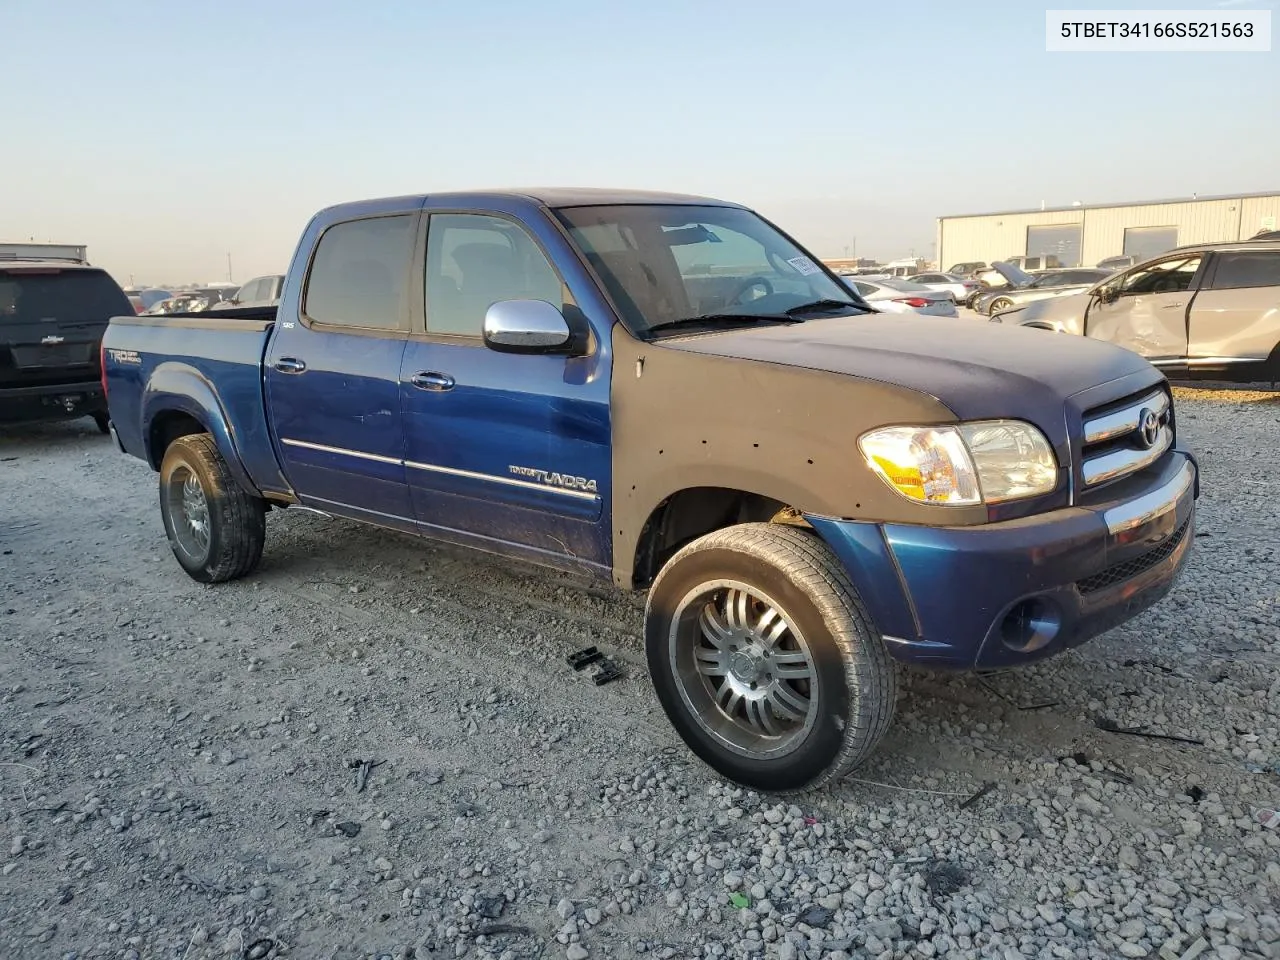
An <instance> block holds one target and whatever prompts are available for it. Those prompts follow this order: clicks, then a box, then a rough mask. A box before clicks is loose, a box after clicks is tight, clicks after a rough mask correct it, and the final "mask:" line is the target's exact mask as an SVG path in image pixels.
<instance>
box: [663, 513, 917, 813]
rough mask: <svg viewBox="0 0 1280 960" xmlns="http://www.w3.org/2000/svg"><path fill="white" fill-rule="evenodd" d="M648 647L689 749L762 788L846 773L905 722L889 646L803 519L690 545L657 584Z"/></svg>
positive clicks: (667, 706) (792, 787) (731, 530)
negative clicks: (897, 712) (899, 716)
mask: <svg viewBox="0 0 1280 960" xmlns="http://www.w3.org/2000/svg"><path fill="white" fill-rule="evenodd" d="M645 647H646V653H647V657H648V661H649V672H650V675H651V677H652V679H653V684H654V688H655V690H656V691H657V694H658V699H659V701H660V702H661V703H662V706H663V709H664V710H665V711H666V713H667V717H668V718H669V719H670V721H671V723H672V724H673V725H674V726H675V728H676V731H677V732H678V733H679V734H680V736H681V737H682V738H683V739H684V741H685V743H687V744H688V745H689V747H690V749H692V750H693V752H694V753H696V754H697V755H698V756H699V757H701V758H702V759H703V760H704V761H705V762H706V763H708V764H709V765H710V766H711V767H713V768H714V769H715V770H716V771H717V772H719V773H720V774H722V775H723V776H725V777H727V778H728V779H730V780H733V781H735V782H737V783H740V784H742V785H744V786H748V787H752V788H754V789H759V790H768V791H779V792H788V791H799V790H808V789H813V788H816V787H820V786H822V785H823V784H826V783H828V782H830V781H832V780H835V779H837V778H839V777H841V776H843V775H844V774H846V773H847V772H849V771H850V770H852V769H853V768H854V767H856V766H858V764H860V763H862V762H863V761H864V760H866V758H867V757H868V756H870V754H871V752H872V751H873V750H874V749H875V747H876V745H877V744H878V743H879V742H880V740H881V739H882V738H883V737H884V735H885V733H886V732H887V731H888V729H889V725H890V723H891V721H892V719H893V710H894V705H895V701H896V696H897V693H896V691H897V683H896V681H897V677H896V673H895V670H894V665H893V662H892V660H890V658H889V655H888V651H887V650H886V648H885V645H884V642H883V641H882V640H881V638H880V636H879V634H878V633H877V632H876V630H875V628H874V625H873V624H872V621H871V618H870V616H869V615H868V614H867V612H866V610H865V609H864V608H863V606H862V603H861V601H860V600H859V599H858V597H857V594H856V592H855V591H854V588H853V585H852V584H851V583H850V582H849V579H848V577H847V575H846V574H845V572H844V570H843V568H842V567H841V566H840V564H839V561H838V560H837V559H836V558H835V556H834V555H833V554H832V553H831V552H830V550H828V549H827V547H826V545H825V544H823V543H822V541H821V540H819V539H818V538H817V537H816V536H814V535H812V534H811V533H808V532H806V531H804V530H800V529H797V528H795V527H790V526H782V525H779V524H765V523H753V524H742V525H740V526H734V527H728V528H726V529H724V530H718V531H716V532H714V533H710V534H707V535H706V536H704V537H702V538H700V539H698V540H696V541H694V542H693V543H691V544H689V545H688V546H686V547H685V548H684V549H682V550H681V551H680V552H679V553H677V554H676V555H675V556H674V557H672V558H671V560H670V561H669V562H668V563H667V564H666V566H664V567H663V568H662V570H661V572H660V573H659V574H658V577H657V579H656V580H655V581H654V584H653V587H652V588H651V589H650V591H649V598H648V603H647V606H646V610H645Z"/></svg>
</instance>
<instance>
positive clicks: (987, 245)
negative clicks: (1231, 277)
mask: <svg viewBox="0 0 1280 960" xmlns="http://www.w3.org/2000/svg"><path fill="white" fill-rule="evenodd" d="M1277 223H1280V192H1277V193H1248V194H1245V193H1240V194H1230V195H1226V196H1217V197H1198V198H1192V199H1183V200H1155V201H1151V202H1144V203H1117V204H1098V205H1090V204H1083V205H1079V206H1070V207H1052V208H1049V209H1045V210H1009V211H1006V212H1004V213H984V214H975V215H971V216H955V217H940V218H939V219H938V240H937V251H938V267H939V269H942V270H946V269H948V268H949V267H951V266H953V265H954V264H957V263H964V262H966V261H976V260H981V261H983V262H984V263H990V262H991V261H993V260H1003V259H1005V258H1007V257H1016V256H1027V257H1044V256H1056V257H1057V258H1058V260H1059V262H1060V263H1061V265H1062V266H1064V267H1080V266H1085V267H1092V266H1094V265H1096V264H1097V263H1098V261H1099V260H1102V259H1104V258H1106V257H1115V256H1120V255H1122V254H1131V255H1133V256H1136V257H1137V258H1138V259H1139V260H1143V259H1145V258H1147V257H1153V256H1156V255H1158V254H1160V253H1163V252H1164V251H1165V250H1169V249H1171V248H1173V247H1176V246H1180V245H1182V244H1187V243H1209V242H1213V241H1218V240H1247V239H1249V238H1250V237H1252V236H1253V235H1254V234H1256V233H1258V232H1259V231H1260V230H1275V229H1276V228H1277Z"/></svg>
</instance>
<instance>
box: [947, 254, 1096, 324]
mask: <svg viewBox="0 0 1280 960" xmlns="http://www.w3.org/2000/svg"><path fill="white" fill-rule="evenodd" d="M996 269H997V270H999V271H1000V272H1001V273H1002V274H1003V275H1004V277H1005V279H1006V280H1008V286H1005V287H1001V288H999V289H997V290H986V291H983V292H982V293H980V294H979V295H978V296H977V297H975V298H974V301H973V309H974V310H975V311H977V312H978V313H980V314H983V315H984V316H990V315H991V314H993V313H999V312H1001V311H1002V310H1008V309H1009V308H1010V307H1012V306H1014V305H1015V304H1019V303H1030V302H1031V301H1032V300H1043V299H1045V298H1047V297H1061V296H1066V295H1067V294H1070V293H1079V292H1080V291H1081V290H1087V289H1088V288H1089V287H1091V286H1093V285H1094V284H1095V283H1097V282H1098V281H1099V280H1105V279H1106V278H1107V277H1109V276H1111V273H1112V271H1110V270H1098V269H1095V268H1091V267H1074V268H1068V269H1064V270H1045V271H1043V272H1041V273H1036V274H1031V273H1027V272H1025V271H1023V270H1019V269H1018V268H1017V267H1015V266H1013V264H1009V263H998V264H996Z"/></svg>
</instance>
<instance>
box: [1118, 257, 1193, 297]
mask: <svg viewBox="0 0 1280 960" xmlns="http://www.w3.org/2000/svg"><path fill="white" fill-rule="evenodd" d="M1199 268H1200V255H1199V254H1196V255H1195V256H1190V257H1177V258H1175V259H1172V260H1161V261H1160V262H1159V263H1153V264H1151V265H1149V266H1146V267H1143V268H1142V269H1141V270H1133V271H1131V272H1129V273H1126V274H1125V275H1124V276H1123V277H1120V278H1119V282H1120V293H1121V294H1124V295H1136V294H1140V293H1181V292H1183V291H1185V290H1188V289H1189V288H1190V287H1191V281H1192V279H1193V278H1194V277H1195V274H1196V271H1197V270H1198V269H1199Z"/></svg>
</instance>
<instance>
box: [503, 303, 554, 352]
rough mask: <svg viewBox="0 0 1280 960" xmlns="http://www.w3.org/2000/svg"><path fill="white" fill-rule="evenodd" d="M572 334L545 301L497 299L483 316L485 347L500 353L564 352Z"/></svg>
mask: <svg viewBox="0 0 1280 960" xmlns="http://www.w3.org/2000/svg"><path fill="white" fill-rule="evenodd" d="M572 342H573V331H571V330H570V329H569V322H568V321H567V320H565V318H564V314H563V313H561V312H560V310H559V309H558V308H556V307H554V306H552V305H551V304H549V303H547V302H546V301H545V300H500V301H498V302H497V303H495V304H493V305H492V306H491V307H489V309H488V310H487V311H485V315H484V345H485V346H486V347H488V348H489V349H490V350H496V351H498V352H499V353H563V352H567V351H568V349H569V348H570V346H571V344H572Z"/></svg>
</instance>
